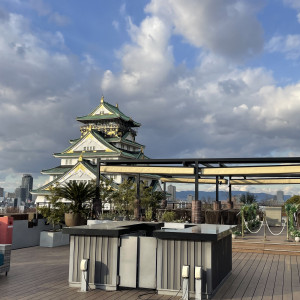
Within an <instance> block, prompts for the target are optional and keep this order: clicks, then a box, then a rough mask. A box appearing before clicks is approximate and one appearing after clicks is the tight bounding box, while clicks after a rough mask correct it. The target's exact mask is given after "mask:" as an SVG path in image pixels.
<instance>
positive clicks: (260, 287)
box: [252, 254, 273, 300]
mask: <svg viewBox="0 0 300 300" xmlns="http://www.w3.org/2000/svg"><path fill="white" fill-rule="evenodd" d="M264 255H267V260H266V263H265V265H264V268H263V271H262V273H261V276H260V279H259V282H258V284H257V286H256V288H255V291H254V294H253V297H252V299H253V300H260V299H262V297H263V293H264V290H265V286H266V283H267V280H268V276H269V273H270V269H271V266H272V262H273V255H272V254H264Z"/></svg>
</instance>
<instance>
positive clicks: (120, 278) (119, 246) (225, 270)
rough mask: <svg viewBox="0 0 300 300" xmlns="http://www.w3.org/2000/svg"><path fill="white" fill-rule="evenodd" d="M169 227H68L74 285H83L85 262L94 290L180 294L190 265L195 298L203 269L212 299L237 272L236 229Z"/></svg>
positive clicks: (148, 224)
mask: <svg viewBox="0 0 300 300" xmlns="http://www.w3.org/2000/svg"><path fill="white" fill-rule="evenodd" d="M167 227H168V224H167V223H166V224H164V223H153V222H130V221H125V222H124V221H123V222H108V223H101V224H94V225H86V226H77V227H67V228H64V229H63V232H64V233H68V234H70V264H69V284H70V286H77V287H79V286H80V282H81V271H80V262H81V260H82V259H89V268H88V282H89V286H90V287H92V288H101V289H106V290H116V289H117V288H118V287H127V288H148V289H156V290H157V291H158V293H160V294H169V295H172V294H174V295H175V294H177V293H178V292H179V293H178V295H180V294H181V291H180V289H181V286H182V278H181V270H182V266H186V265H188V266H189V291H190V294H191V295H193V294H194V292H195V277H194V270H195V267H196V266H200V267H202V297H203V298H210V297H211V296H212V295H213V294H214V292H215V291H216V289H217V288H218V287H219V285H220V284H221V283H222V281H224V279H225V278H226V277H227V275H228V274H229V273H230V272H231V269H232V240H231V228H232V226H230V225H213V224H201V225H198V224H182V223H179V224H177V225H174V223H173V224H172V226H170V227H173V228H167ZM174 227H175V228H174ZM176 227H177V228H176Z"/></svg>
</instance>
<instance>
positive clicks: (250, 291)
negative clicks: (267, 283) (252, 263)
mask: <svg viewBox="0 0 300 300" xmlns="http://www.w3.org/2000/svg"><path fill="white" fill-rule="evenodd" d="M267 258H268V257H267V255H260V256H259V259H260V260H259V263H258V266H257V269H256V271H255V272H254V274H253V276H252V278H251V280H250V282H249V285H248V287H247V290H246V291H245V293H244V295H243V298H242V299H243V300H251V299H252V297H253V295H254V292H255V289H256V287H257V285H258V283H259V280H260V278H261V274H262V272H263V270H264V267H265V264H266V262H267Z"/></svg>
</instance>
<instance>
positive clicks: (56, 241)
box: [40, 231, 70, 247]
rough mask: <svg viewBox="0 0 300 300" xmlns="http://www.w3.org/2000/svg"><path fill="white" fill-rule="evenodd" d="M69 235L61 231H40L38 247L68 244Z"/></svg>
mask: <svg viewBox="0 0 300 300" xmlns="http://www.w3.org/2000/svg"><path fill="white" fill-rule="evenodd" d="M69 243H70V241H69V235H68V234H64V233H62V232H61V231H42V232H41V235H40V247H58V246H63V245H68V244H69Z"/></svg>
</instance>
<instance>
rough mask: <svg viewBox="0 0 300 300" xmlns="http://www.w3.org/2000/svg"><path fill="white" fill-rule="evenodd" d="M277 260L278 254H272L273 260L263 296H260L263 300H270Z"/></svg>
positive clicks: (272, 292)
mask: <svg viewBox="0 0 300 300" xmlns="http://www.w3.org/2000/svg"><path fill="white" fill-rule="evenodd" d="M278 260H279V255H273V261H272V265H271V268H270V272H269V275H268V280H267V283H266V286H265V289H264V292H263V297H262V299H263V300H272V298H273V294H274V286H275V279H276V272H277V268H278Z"/></svg>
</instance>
